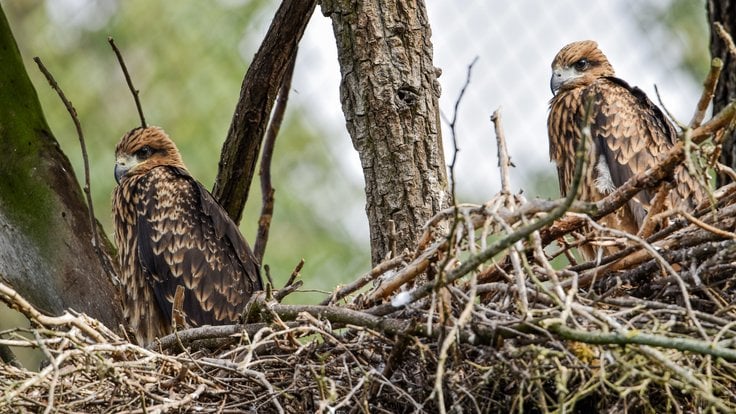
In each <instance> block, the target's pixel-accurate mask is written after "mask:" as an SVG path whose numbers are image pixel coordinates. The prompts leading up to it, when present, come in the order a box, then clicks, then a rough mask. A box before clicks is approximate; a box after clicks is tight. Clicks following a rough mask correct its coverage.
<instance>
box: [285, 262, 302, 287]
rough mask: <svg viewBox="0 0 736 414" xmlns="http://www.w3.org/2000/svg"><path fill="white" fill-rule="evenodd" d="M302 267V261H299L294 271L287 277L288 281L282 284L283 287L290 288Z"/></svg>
mask: <svg viewBox="0 0 736 414" xmlns="http://www.w3.org/2000/svg"><path fill="white" fill-rule="evenodd" d="M302 267H304V259H303V258H302V259H299V263H297V264H296V266H294V270H293V271H292V272H291V275H290V276H289V279H288V280H287V281H286V283H285V284H284V287H289V286H291V284H292V283H294V281H295V280H296V278H297V277H299V272H301V271H302Z"/></svg>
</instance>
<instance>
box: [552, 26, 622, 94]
mask: <svg viewBox="0 0 736 414" xmlns="http://www.w3.org/2000/svg"><path fill="white" fill-rule="evenodd" d="M613 75H614V71H613V66H611V64H610V63H608V59H607V58H606V55H604V54H603V52H601V51H600V49H598V43H596V42H594V41H592V40H583V41H579V42H573V43H570V44H569V45H567V46H565V47H563V48H562V49H561V50H560V51H559V52H557V56H555V59H554V60H553V61H552V79H551V80H550V83H549V85H550V87H551V88H552V94H553V95H556V94H557V92H559V91H560V90H568V89H571V88H574V87H579V86H586V85H589V84H591V83H592V82H593V81H594V80H596V79H597V78H600V77H603V76H613Z"/></svg>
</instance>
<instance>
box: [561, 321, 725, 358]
mask: <svg viewBox="0 0 736 414" xmlns="http://www.w3.org/2000/svg"><path fill="white" fill-rule="evenodd" d="M547 329H549V330H550V332H554V333H555V334H557V335H560V337H561V338H563V339H568V340H572V341H578V342H585V343H587V344H597V345H629V344H638V345H649V346H654V347H658V348H669V349H676V350H678V351H682V352H695V353H698V354H702V355H712V356H715V357H719V358H723V359H725V360H727V361H736V350H734V349H730V348H724V347H718V346H714V345H713V343H712V342H710V341H702V340H699V339H692V338H682V337H678V338H674V337H668V336H662V335H653V334H649V333H644V332H638V331H633V330H632V331H620V332H602V331H596V332H589V331H584V330H580V329H573V328H570V327H568V326H566V325H564V324H562V323H559V322H555V323H553V324H551V325H549V326H547Z"/></svg>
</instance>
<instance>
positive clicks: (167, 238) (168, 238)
mask: <svg viewBox="0 0 736 414" xmlns="http://www.w3.org/2000/svg"><path fill="white" fill-rule="evenodd" d="M115 158H116V162H115V179H116V180H117V182H118V184H119V185H118V186H117V187H116V188H115V191H114V193H113V216H114V226H115V241H116V243H117V245H118V249H119V251H118V256H119V262H120V269H121V274H122V277H121V279H122V286H123V293H124V294H123V296H124V306H123V309H124V313H125V316H126V319H127V321H128V324H129V328H130V330H131V332H132V333H133V334H134V335H135V337H136V339H137V340H138V343H139V344H142V345H145V344H150V343H151V342H152V341H153V340H154V339H155V338H157V337H162V336H164V335H167V334H169V333H171V331H172V323H171V321H172V308H173V306H172V304H173V302H174V295H175V293H176V290H177V287H178V286H183V287H184V298H183V299H184V300H183V304H182V306H181V310H183V313H184V314H185V315H184V318H185V320H186V322H187V323H188V324H189V325H193V326H199V325H217V324H226V323H234V322H237V321H238V319H239V317H240V314H241V312H242V311H243V308H244V307H245V305H246V303H247V301H248V299H249V297H250V296H251V294H252V293H253V292H254V291H257V290H262V288H263V287H262V282H261V276H260V272H259V265H258V263H257V262H256V259H255V257H254V256H253V253H252V252H251V250H250V247H249V246H248V243H247V242H246V241H245V240H244V239H243V237H242V236H241V234H240V232H239V231H238V226H237V225H236V224H235V223H234V222H233V221H232V220H231V219H230V217H229V216H228V215H227V213H226V212H225V211H224V210H223V209H222V207H221V206H220V205H219V204H218V203H217V201H215V199H214V198H213V197H212V195H211V194H210V193H209V192H208V191H207V190H206V189H205V188H204V187H203V186H202V184H200V183H199V182H197V181H196V180H195V179H194V178H192V176H191V175H190V174H189V172H188V171H187V169H186V167H185V166H184V163H183V162H182V159H181V156H180V155H179V150H178V149H177V148H176V145H174V142H173V141H172V140H171V139H170V138H169V137H168V135H166V133H165V132H164V131H163V130H162V129H160V128H157V127H146V128H136V129H133V130H132V131H130V132H128V133H127V134H125V135H124V136H123V138H122V139H121V140H120V142H119V143H118V145H117V147H116V148H115Z"/></svg>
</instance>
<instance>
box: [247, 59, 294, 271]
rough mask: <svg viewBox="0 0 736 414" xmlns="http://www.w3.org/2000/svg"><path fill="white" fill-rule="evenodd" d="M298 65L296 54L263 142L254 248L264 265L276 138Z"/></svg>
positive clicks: (269, 221)
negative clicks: (258, 210) (258, 215)
mask: <svg viewBox="0 0 736 414" xmlns="http://www.w3.org/2000/svg"><path fill="white" fill-rule="evenodd" d="M295 63H296V52H294V54H293V55H292V57H291V61H290V62H289V64H288V67H287V68H286V72H285V73H284V78H283V79H282V80H281V89H279V96H278V98H277V99H276V105H275V106H274V108H273V115H272V116H271V122H270V123H269V124H268V130H267V131H266V137H265V138H264V142H263V152H262V153H261V167H260V171H259V175H260V176H261V197H262V199H263V201H262V203H263V204H262V207H261V218H260V219H259V220H258V233H257V235H256V242H255V245H254V246H253V254H254V255H255V256H256V259H257V260H258V263H263V255H264V254H265V253H266V244H268V233H269V230H270V228H271V219H272V218H273V208H274V197H273V196H274V193H275V191H276V190H274V188H273V186H272V185H271V159H272V158H273V150H274V147H275V146H276V136H278V134H279V130H281V123H282V122H283V120H284V113H285V112H286V104H287V103H288V102H289V91H290V90H291V79H292V77H293V75H294V65H295Z"/></svg>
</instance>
